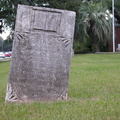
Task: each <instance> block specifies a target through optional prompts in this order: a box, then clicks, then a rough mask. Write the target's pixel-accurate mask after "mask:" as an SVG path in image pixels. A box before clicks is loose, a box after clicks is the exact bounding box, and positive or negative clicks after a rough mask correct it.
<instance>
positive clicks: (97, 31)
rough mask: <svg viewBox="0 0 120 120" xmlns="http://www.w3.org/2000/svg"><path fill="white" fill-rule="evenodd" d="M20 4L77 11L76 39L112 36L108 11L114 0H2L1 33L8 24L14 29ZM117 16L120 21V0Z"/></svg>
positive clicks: (97, 39)
mask: <svg viewBox="0 0 120 120" xmlns="http://www.w3.org/2000/svg"><path fill="white" fill-rule="evenodd" d="M18 4H24V5H31V6H40V7H49V8H57V9H66V10H72V11H75V12H76V13H77V16H76V27H75V39H79V38H80V40H85V39H86V40H87V39H89V40H90V39H92V40H93V41H94V42H95V41H97V42H98V41H105V40H108V39H109V37H110V33H111V31H110V30H111V24H112V22H110V21H111V18H110V16H109V15H108V13H106V11H107V10H109V11H110V12H111V10H112V0H1V1H0V33H2V32H3V31H4V28H5V27H6V26H9V27H10V28H11V30H14V27H15V18H16V11H17V5H18ZM115 17H116V19H117V21H118V23H120V0H115ZM11 34H12V32H11ZM10 38H12V37H9V39H10Z"/></svg>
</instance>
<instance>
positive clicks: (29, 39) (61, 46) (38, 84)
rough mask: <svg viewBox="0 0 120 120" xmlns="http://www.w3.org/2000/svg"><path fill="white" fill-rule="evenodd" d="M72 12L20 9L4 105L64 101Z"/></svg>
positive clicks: (70, 46) (37, 8)
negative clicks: (5, 103) (6, 103)
mask: <svg viewBox="0 0 120 120" xmlns="http://www.w3.org/2000/svg"><path fill="white" fill-rule="evenodd" d="M74 25H75V12H72V11H66V10H58V9H50V8H42V7H33V6H25V5H19V6H18V10H17V19H16V28H15V33H14V43H13V53H12V60H11V68H10V75H9V81H8V86H7V93H6V102H29V101H43V100H59V99H67V92H68V79H69V67H70V58H71V50H72V44H73V34H74Z"/></svg>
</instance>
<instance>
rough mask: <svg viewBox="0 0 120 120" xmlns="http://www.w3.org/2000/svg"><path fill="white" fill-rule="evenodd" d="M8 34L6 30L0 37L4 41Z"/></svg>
mask: <svg viewBox="0 0 120 120" xmlns="http://www.w3.org/2000/svg"><path fill="white" fill-rule="evenodd" d="M9 34H10V30H9V29H6V30H5V31H4V32H3V33H2V34H0V36H1V37H2V38H3V39H4V40H5V39H6V38H7V36H8V35H9Z"/></svg>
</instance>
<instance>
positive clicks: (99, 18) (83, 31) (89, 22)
mask: <svg viewBox="0 0 120 120" xmlns="http://www.w3.org/2000/svg"><path fill="white" fill-rule="evenodd" d="M77 34H78V35H79V36H80V40H83V41H86V40H89V41H90V42H91V44H93V46H94V47H95V48H96V51H99V47H98V43H99V42H102V43H104V44H106V43H107V42H108V41H109V40H111V35H112V18H111V17H110V13H109V12H108V11H107V8H106V7H104V6H103V5H102V2H99V3H94V2H93V1H90V2H88V1H83V2H82V4H81V6H80V9H79V11H78V19H77Z"/></svg>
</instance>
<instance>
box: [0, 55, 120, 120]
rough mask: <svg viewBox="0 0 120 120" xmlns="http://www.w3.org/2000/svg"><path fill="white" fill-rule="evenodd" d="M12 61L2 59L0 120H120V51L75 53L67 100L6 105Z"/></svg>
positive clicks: (0, 67)
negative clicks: (5, 99)
mask: <svg viewBox="0 0 120 120" xmlns="http://www.w3.org/2000/svg"><path fill="white" fill-rule="evenodd" d="M9 64H10V63H9V61H7V62H0V120H120V54H108V55H107V54H86V55H75V56H74V57H73V58H72V61H71V70H70V80H69V94H68V96H69V98H68V100H67V101H57V102H48V103H47V102H42V103H38V102H33V103H31V104H15V103H12V104H6V105H5V104H4V98H5V92H6V84H7V80H8V73H9Z"/></svg>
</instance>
